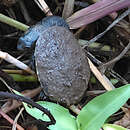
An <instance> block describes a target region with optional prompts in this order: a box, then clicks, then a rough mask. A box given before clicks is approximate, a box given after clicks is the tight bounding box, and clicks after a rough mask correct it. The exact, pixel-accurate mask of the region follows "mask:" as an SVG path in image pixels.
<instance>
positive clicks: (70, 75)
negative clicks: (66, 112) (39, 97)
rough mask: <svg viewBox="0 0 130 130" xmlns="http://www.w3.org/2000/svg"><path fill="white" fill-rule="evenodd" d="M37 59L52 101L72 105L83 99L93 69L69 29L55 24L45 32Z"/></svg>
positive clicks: (38, 44)
mask: <svg viewBox="0 0 130 130" xmlns="http://www.w3.org/2000/svg"><path fill="white" fill-rule="evenodd" d="M35 62H36V67H37V74H38V78H39V80H40V83H41V87H42V88H43V90H44V93H45V94H46V95H47V96H48V97H49V98H50V99H51V100H53V101H56V102H59V103H63V104H66V105H68V106H69V105H71V104H76V103H78V102H79V101H80V100H81V99H82V97H83V95H84V93H85V91H86V89H87V88H88V87H87V85H88V80H89V77H90V68H89V65H88V61H87V59H86V56H85V53H84V51H83V50H82V48H81V47H80V46H79V44H78V42H77V40H76V39H75V38H74V36H73V34H72V33H71V32H70V31H69V30H67V29H66V28H64V27H59V26H53V27H49V28H48V29H47V30H46V31H44V32H43V33H42V34H41V35H40V37H39V38H38V40H37V42H36V47H35Z"/></svg>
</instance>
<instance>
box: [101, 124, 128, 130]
mask: <svg viewBox="0 0 130 130" xmlns="http://www.w3.org/2000/svg"><path fill="white" fill-rule="evenodd" d="M102 128H103V129H104V130H127V129H126V128H123V127H121V126H119V125H114V124H104V125H103V127H102Z"/></svg>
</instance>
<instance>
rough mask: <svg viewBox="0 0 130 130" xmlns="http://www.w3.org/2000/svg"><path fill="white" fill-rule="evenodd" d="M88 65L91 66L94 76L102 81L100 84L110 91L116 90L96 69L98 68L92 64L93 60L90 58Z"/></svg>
mask: <svg viewBox="0 0 130 130" xmlns="http://www.w3.org/2000/svg"><path fill="white" fill-rule="evenodd" d="M88 63H89V65H90V69H91V71H92V72H93V74H94V75H95V76H96V78H97V79H98V80H99V81H100V83H101V84H102V85H103V87H104V88H105V89H106V90H108V91H110V90H112V89H114V86H113V85H112V83H111V82H110V81H109V79H108V78H107V77H106V76H105V75H104V74H103V75H102V74H101V72H100V71H99V70H98V69H97V68H96V66H95V65H94V64H93V63H92V62H91V60H90V59H89V58H88Z"/></svg>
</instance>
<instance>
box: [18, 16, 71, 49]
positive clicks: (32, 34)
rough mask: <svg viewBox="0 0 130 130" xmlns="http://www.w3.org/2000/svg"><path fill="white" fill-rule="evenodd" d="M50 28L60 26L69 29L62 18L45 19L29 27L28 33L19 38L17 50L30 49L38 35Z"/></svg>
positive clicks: (49, 17)
mask: <svg viewBox="0 0 130 130" xmlns="http://www.w3.org/2000/svg"><path fill="white" fill-rule="evenodd" d="M52 26H62V27H64V28H66V29H69V26H68V24H67V23H66V22H65V20H64V19H63V18H61V17H59V16H48V17H45V18H43V19H42V20H41V21H40V22H38V23H37V24H36V25H33V26H31V27H30V28H29V29H28V31H26V32H25V34H24V35H23V36H21V37H20V38H19V41H18V45H17V49H18V50H24V49H25V48H30V47H31V46H33V44H34V43H35V41H36V40H37V39H38V38H39V36H40V34H41V33H42V32H43V31H45V30H46V29H47V28H49V27H52Z"/></svg>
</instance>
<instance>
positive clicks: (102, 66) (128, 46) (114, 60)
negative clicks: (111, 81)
mask: <svg viewBox="0 0 130 130" xmlns="http://www.w3.org/2000/svg"><path fill="white" fill-rule="evenodd" d="M129 49H130V43H128V45H127V46H126V47H125V49H124V50H123V51H122V52H121V53H120V54H119V55H118V56H117V57H116V58H114V59H113V60H111V61H108V62H107V63H105V64H103V65H101V66H100V69H103V68H105V69H106V68H107V67H108V66H110V65H111V64H113V63H115V62H117V61H118V60H120V59H121V58H122V57H123V56H124V55H125V54H126V52H127V51H128V50H129Z"/></svg>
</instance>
